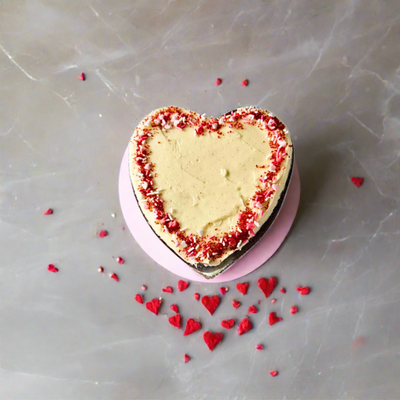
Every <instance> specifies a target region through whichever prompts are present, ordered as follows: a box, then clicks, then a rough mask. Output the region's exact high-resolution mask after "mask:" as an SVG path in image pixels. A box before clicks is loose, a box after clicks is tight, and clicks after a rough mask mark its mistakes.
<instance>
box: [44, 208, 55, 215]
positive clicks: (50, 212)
mask: <svg viewBox="0 0 400 400" xmlns="http://www.w3.org/2000/svg"><path fill="white" fill-rule="evenodd" d="M51 214H53V210H52V209H51V208H49V209H48V210H46V211H45V212H44V213H43V215H51Z"/></svg>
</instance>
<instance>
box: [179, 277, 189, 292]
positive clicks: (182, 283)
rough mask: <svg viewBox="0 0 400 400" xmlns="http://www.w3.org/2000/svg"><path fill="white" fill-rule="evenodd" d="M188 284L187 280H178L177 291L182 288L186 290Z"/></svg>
mask: <svg viewBox="0 0 400 400" xmlns="http://www.w3.org/2000/svg"><path fill="white" fill-rule="evenodd" d="M188 286H189V282H186V281H182V280H180V281H178V291H179V292H183V291H184V290H186V289H187V288H188Z"/></svg>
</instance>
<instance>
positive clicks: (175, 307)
mask: <svg viewBox="0 0 400 400" xmlns="http://www.w3.org/2000/svg"><path fill="white" fill-rule="evenodd" d="M169 308H170V309H171V310H172V311H174V312H176V313H178V312H179V308H178V306H177V305H176V304H171V305H170V306H169Z"/></svg>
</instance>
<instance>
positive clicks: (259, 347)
mask: <svg viewBox="0 0 400 400" xmlns="http://www.w3.org/2000/svg"><path fill="white" fill-rule="evenodd" d="M256 349H257V350H263V349H264V346H263V345H262V344H256Z"/></svg>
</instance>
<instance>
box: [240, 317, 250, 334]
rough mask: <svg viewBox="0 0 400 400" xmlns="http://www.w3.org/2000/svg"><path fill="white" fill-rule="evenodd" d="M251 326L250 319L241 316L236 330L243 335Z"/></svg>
mask: <svg viewBox="0 0 400 400" xmlns="http://www.w3.org/2000/svg"><path fill="white" fill-rule="evenodd" d="M252 328H253V325H252V324H251V322H250V320H249V319H248V318H243V319H242V320H241V321H240V324H239V326H238V328H237V332H238V334H239V335H243V334H245V333H246V332H248V331H249V330H250V329H252Z"/></svg>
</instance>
